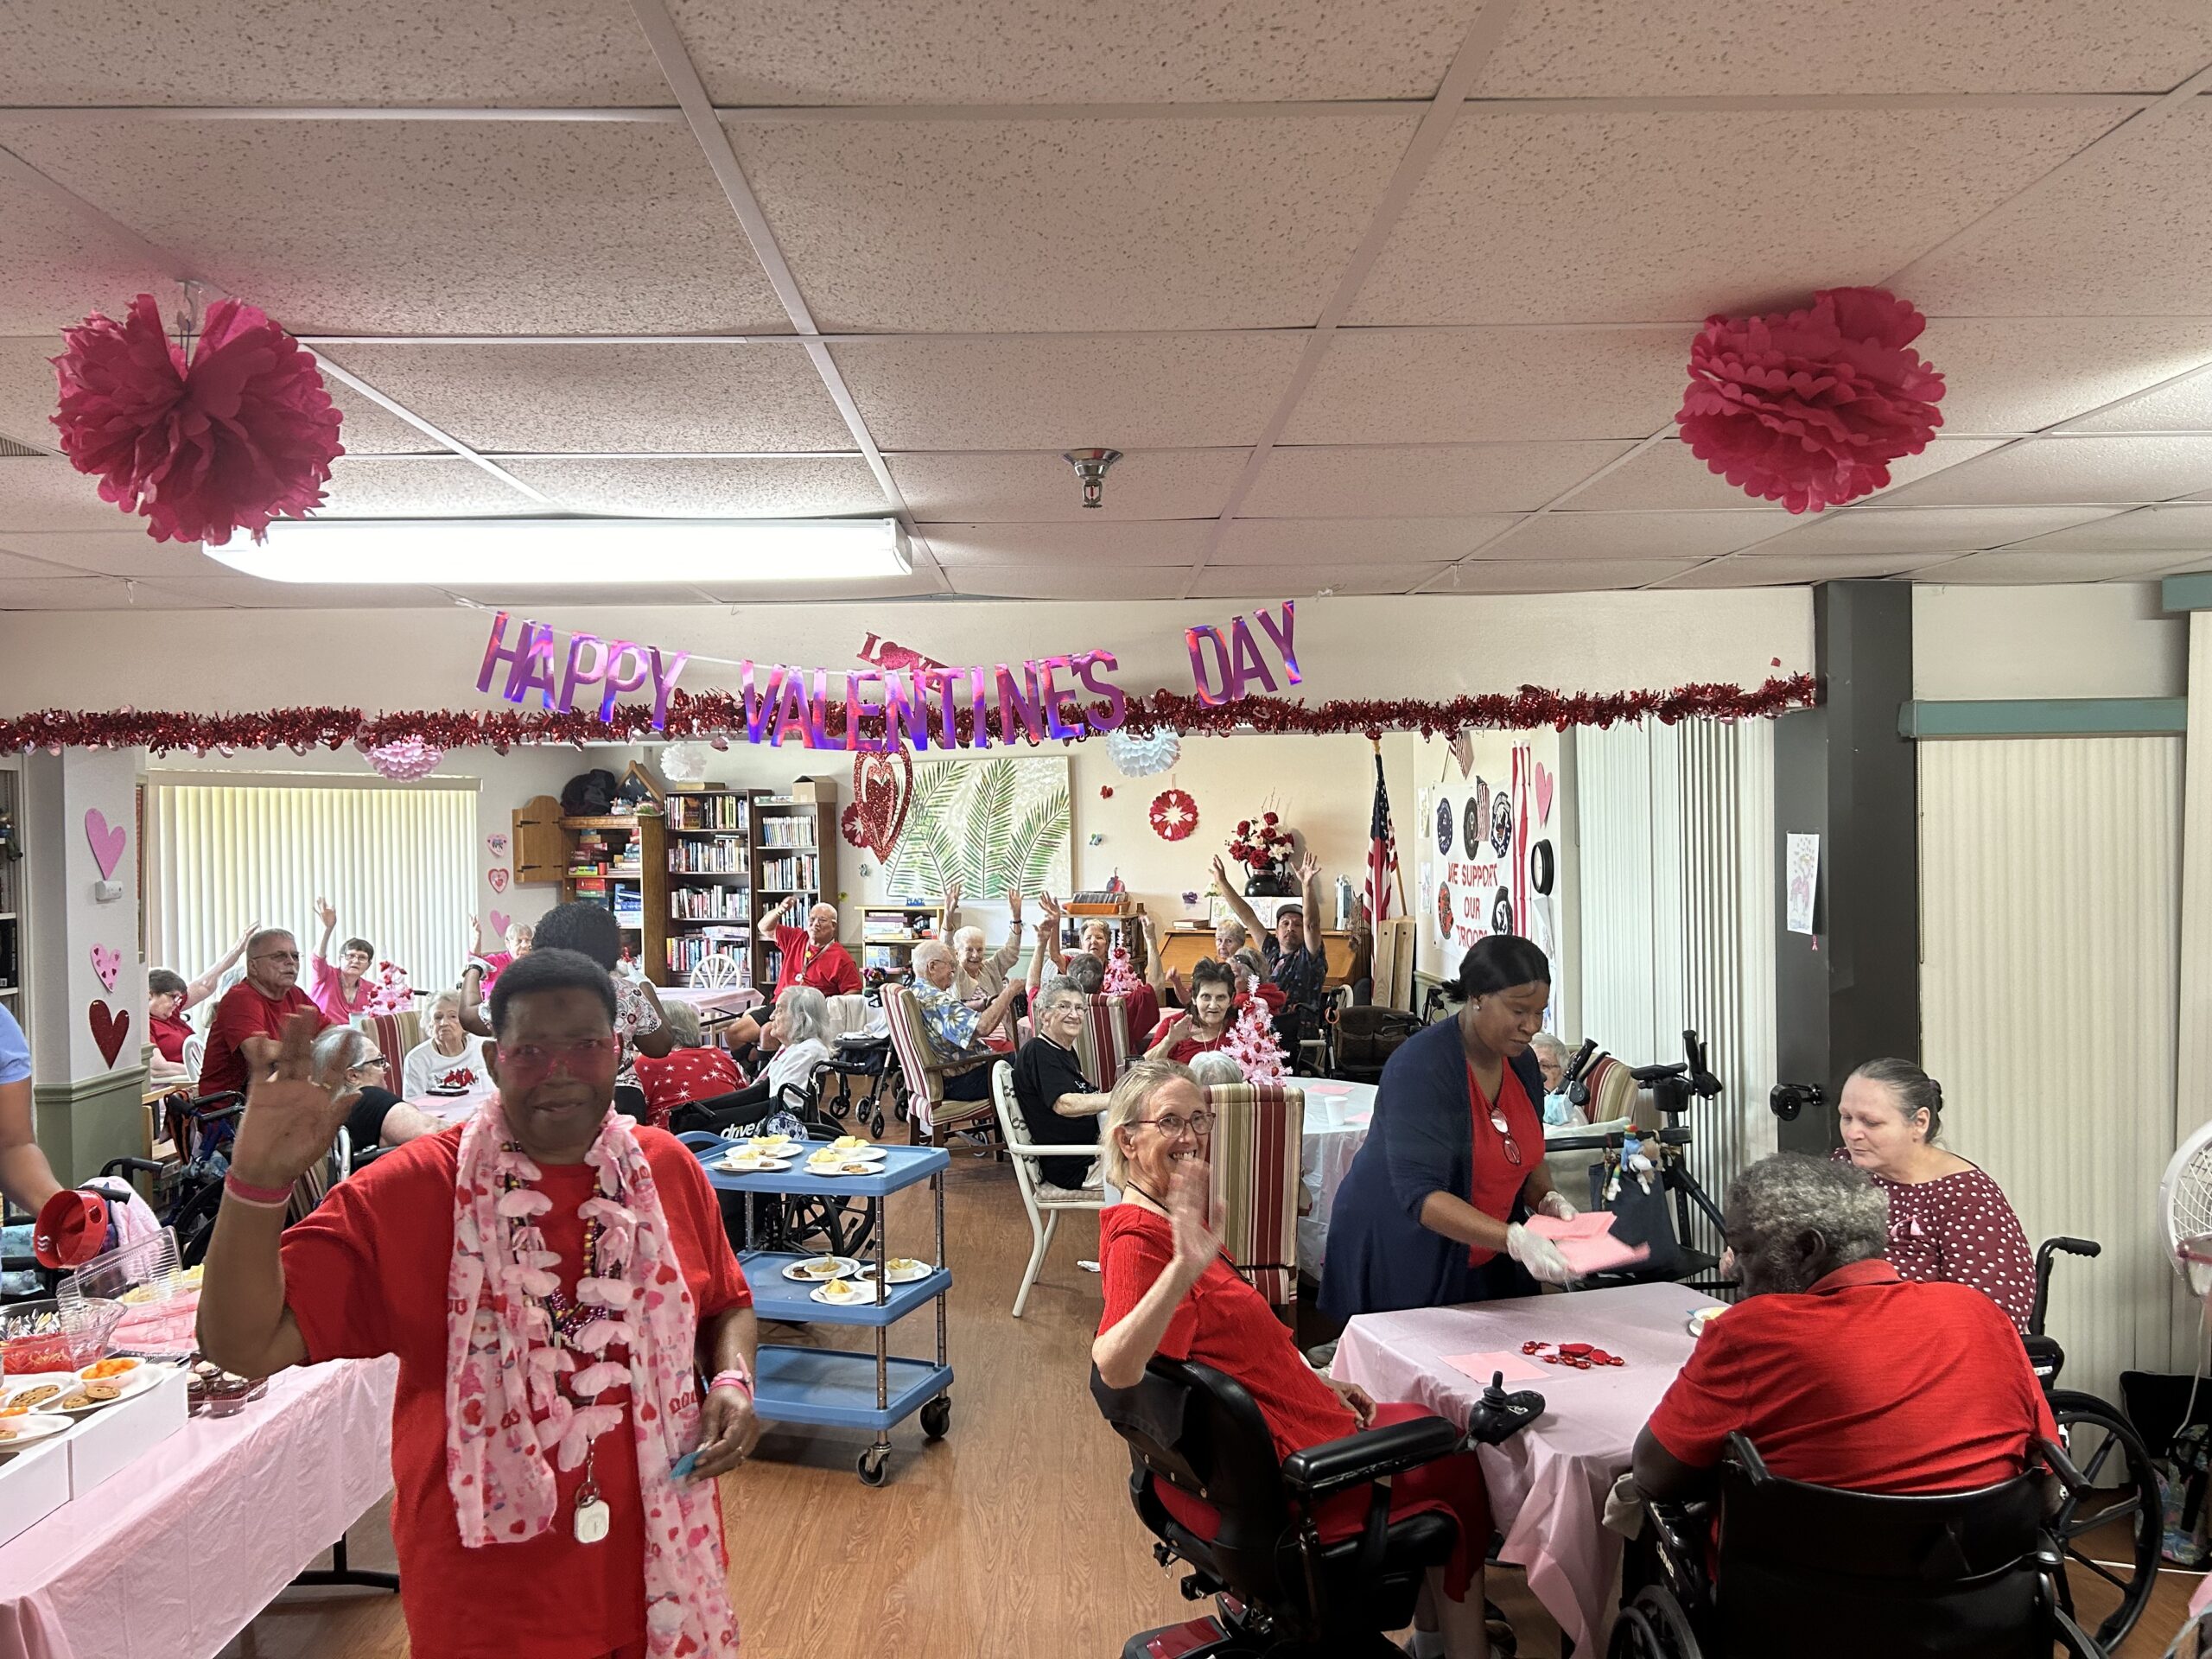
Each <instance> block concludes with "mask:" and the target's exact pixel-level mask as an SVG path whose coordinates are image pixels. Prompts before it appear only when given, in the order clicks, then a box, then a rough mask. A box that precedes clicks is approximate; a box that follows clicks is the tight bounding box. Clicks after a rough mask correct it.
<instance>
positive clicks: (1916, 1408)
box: [1635, 1154, 2058, 1499]
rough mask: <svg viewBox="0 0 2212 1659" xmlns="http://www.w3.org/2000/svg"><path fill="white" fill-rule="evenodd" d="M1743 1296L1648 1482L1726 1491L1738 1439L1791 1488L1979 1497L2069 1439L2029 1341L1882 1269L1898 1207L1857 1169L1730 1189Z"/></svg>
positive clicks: (1681, 1380) (1646, 1445) (1655, 1449)
mask: <svg viewBox="0 0 2212 1659" xmlns="http://www.w3.org/2000/svg"><path fill="white" fill-rule="evenodd" d="M1727 1214H1728V1245H1729V1248H1730V1249H1732V1251H1733V1252H1734V1254H1735V1257H1736V1262H1737V1265H1738V1268H1740V1269H1741V1271H1742V1274H1743V1281H1744V1291H1745V1300H1743V1301H1742V1302H1740V1303H1738V1305H1737V1306H1734V1307H1732V1308H1731V1309H1729V1310H1728V1312H1727V1313H1724V1314H1722V1315H1720V1316H1719V1318H1718V1319H1714V1320H1713V1322H1712V1323H1711V1324H1710V1325H1707V1326H1706V1328H1705V1334H1704V1335H1703V1336H1702V1337H1700V1338H1699V1339H1698V1344H1697V1347H1696V1350H1695V1351H1694V1352H1693V1353H1692V1354H1691V1355H1690V1361H1689V1363H1688V1364H1687V1365H1685V1366H1684V1367H1683V1368H1682V1370H1681V1375H1680V1376H1677V1377H1676V1378H1675V1381H1674V1383H1673V1384H1672V1386H1670V1387H1669V1389H1668V1390H1667V1393H1666V1396H1665V1397H1664V1398H1663V1399H1662V1400H1661V1401H1660V1402H1659V1408H1658V1409H1657V1410H1656V1411H1655V1412H1654V1413H1652V1414H1651V1421H1649V1423H1647V1424H1646V1425H1644V1427H1643V1432H1642V1433H1640V1434H1638V1435H1637V1440H1636V1462H1635V1469H1636V1484H1637V1486H1638V1487H1639V1488H1641V1489H1642V1490H1643V1493H1644V1495H1645V1496H1646V1497H1654V1498H1661V1499H1679V1498H1685V1497H1692V1496H1694V1495H1696V1494H1697V1493H1698V1492H1699V1491H1701V1490H1703V1489H1705V1488H1706V1487H1707V1486H1708V1485H1709V1484H1710V1483H1711V1479H1712V1476H1713V1470H1714V1467H1715V1466H1716V1465H1718V1464H1719V1461H1720V1459H1721V1457H1722V1455H1723V1453H1724V1452H1725V1451H1726V1446H1727V1441H1728V1437H1729V1435H1730V1434H1731V1433H1736V1432H1738V1431H1739V1430H1740V1431H1741V1432H1742V1433H1744V1434H1745V1436H1746V1437H1748V1438H1749V1439H1750V1440H1751V1444H1752V1445H1754V1446H1757V1447H1758V1450H1759V1455H1760V1457H1761V1458H1763V1459H1764V1460H1765V1462H1766V1465H1767V1467H1768V1468H1769V1469H1770V1470H1771V1471H1773V1472H1774V1473H1775V1474H1777V1475H1780V1476H1783V1477H1784V1478H1788V1479H1790V1480H1801V1481H1805V1482H1808V1483H1810V1484H1813V1485H1815V1486H1831V1487H1838V1488H1840V1489H1842V1490H1844V1491H1858V1492H1947V1491H1970V1490H1972V1489H1974V1488H1975V1487H1980V1486H1990V1485H1994V1484H1998V1483H1999V1482H2000V1481H2005V1480H2009V1479H2011V1478H2012V1477H2013V1476H2015V1475H2017V1474H2018V1473H2019V1472H2020V1471H2021V1470H2022V1469H2023V1468H2024V1466H2025V1465H2026V1462H2027V1459H2028V1455H2029V1446H2030V1444H2031V1442H2032V1441H2033V1440H2036V1439H2037V1438H2041V1439H2044V1440H2053V1441H2056V1440H2057V1438H2058V1429H2057V1426H2056V1424H2054V1423H2053V1422H2052V1421H2051V1416H2050V1405H2049V1403H2048V1402H2046V1401H2045V1400H2044V1395H2043V1390H2042V1389H2039V1388H2038V1387H2037V1385H2036V1378H2035V1373H2034V1372H2033V1371H2032V1370H2030V1369H2029V1367H2028V1358H2027V1353H2026V1351H2025V1350H2024V1348H2022V1346H2021V1345H2020V1338H2019V1333H2018V1332H2017V1331H2015V1330H2014V1329H2013V1327H2012V1320H2011V1319H2009V1318H2007V1317H2006V1315H2005V1311H2004V1310H2003V1309H2002V1308H2000V1307H1999V1306H1997V1304H1996V1303H1995V1302H1993V1301H1992V1300H1990V1299H1989V1297H1988V1295H1987V1294H1986V1293H1984V1292H1982V1291H1980V1290H1976V1289H1974V1288H1973V1287H1971V1286H1967V1285H1955V1284H1913V1283H1910V1282H1909V1281H1905V1280H1904V1279H1901V1278H1899V1277H1898V1276H1897V1269H1896V1268H1893V1267H1891V1265H1890V1264H1889V1263H1888V1262H1885V1261H1884V1260H1883V1259H1882V1252H1883V1250H1884V1249H1885V1248H1886V1247H1887V1245H1888V1243H1889V1225H1890V1224H1889V1205H1888V1201H1887V1200H1886V1199H1885V1198H1883V1196H1882V1194H1881V1192H1880V1190H1879V1189H1878V1188H1877V1187H1876V1186H1875V1185H1873V1184H1872V1182H1871V1181H1868V1180H1866V1179H1865V1178H1864V1177H1862V1176H1861V1175H1860V1174H1859V1172H1858V1171H1857V1170H1855V1169H1853V1168H1852V1167H1851V1166H1849V1165H1847V1164H1835V1163H1829V1162H1827V1161H1826V1160H1819V1159H1812V1158H1800V1157H1793V1156H1790V1155H1788V1154H1783V1155H1780V1156H1777V1157H1773V1158H1766V1159H1763V1160H1760V1161H1759V1162H1758V1163H1756V1164H1753V1165H1752V1166H1751V1167H1750V1168H1749V1169H1747V1170H1745V1172H1744V1173H1742V1174H1741V1175H1738V1177H1737V1178H1736V1179H1735V1180H1734V1181H1733V1182H1732V1183H1731V1185H1730V1186H1729V1189H1728V1203H1727Z"/></svg>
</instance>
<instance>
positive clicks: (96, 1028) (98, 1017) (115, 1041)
mask: <svg viewBox="0 0 2212 1659" xmlns="http://www.w3.org/2000/svg"><path fill="white" fill-rule="evenodd" d="M117 833H118V834H120V833H121V832H120V831H118V832H117ZM85 1015H86V1019H87V1020H89V1021H90V1022H91V1024H92V1041H93V1042H94V1043H95V1044H97V1045H98V1046H99V1051H100V1058H102V1059H104V1060H105V1061H106V1062H107V1063H108V1064H109V1065H114V1064H115V1057H116V1056H117V1055H118V1054H120V1053H122V1052H123V1043H124V1039H125V1038H127V1037H128V1036H130V1010H129V1009H128V1008H124V1009H122V1010H118V1009H115V1008H111V1007H108V1005H107V1004H106V1003H105V1002H103V1001H100V1000H99V998H98V997H94V998H93V999H92V1007H89V1008H87V1009H86V1010H85Z"/></svg>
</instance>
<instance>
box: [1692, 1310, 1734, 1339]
mask: <svg viewBox="0 0 2212 1659" xmlns="http://www.w3.org/2000/svg"><path fill="white" fill-rule="evenodd" d="M1727 1311H1728V1304H1727V1303H1726V1302H1723V1303H1721V1304H1720V1305H1719V1306H1717V1307H1700V1308H1699V1309H1697V1310H1696V1311H1695V1312H1694V1313H1692V1314H1691V1315H1690V1317H1689V1330H1690V1335H1692V1336H1694V1337H1701V1336H1703V1335H1704V1334H1705V1327H1706V1326H1707V1325H1711V1324H1712V1323H1713V1320H1715V1319H1719V1317H1720V1316H1721V1315H1722V1314H1723V1313H1726V1312H1727Z"/></svg>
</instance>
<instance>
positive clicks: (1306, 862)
mask: <svg viewBox="0 0 2212 1659" xmlns="http://www.w3.org/2000/svg"><path fill="white" fill-rule="evenodd" d="M1319 874H1321V861H1320V860H1319V859H1318V858H1316V857H1314V856H1313V854H1311V853H1308V854H1306V856H1305V857H1303V858H1301V859H1300V860H1299V861H1298V879H1299V880H1300V881H1301V882H1306V881H1311V880H1313V878H1314V877H1315V876H1317V875H1319Z"/></svg>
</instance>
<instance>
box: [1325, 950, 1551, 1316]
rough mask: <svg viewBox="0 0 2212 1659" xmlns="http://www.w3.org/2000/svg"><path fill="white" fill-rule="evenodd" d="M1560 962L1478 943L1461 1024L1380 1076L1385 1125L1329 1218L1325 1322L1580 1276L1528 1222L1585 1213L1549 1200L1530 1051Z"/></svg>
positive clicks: (1453, 985)
mask: <svg viewBox="0 0 2212 1659" xmlns="http://www.w3.org/2000/svg"><path fill="white" fill-rule="evenodd" d="M1551 978H1552V970H1551V963H1549V962H1548V960H1546V958H1545V957H1544V953H1543V952H1542V951H1541V950H1538V949H1537V948H1536V947H1535V945H1533V944H1529V941H1528V940H1526V939H1522V938H1514V937H1513V936H1511V935H1510V934H1497V935H1493V936H1491V938H1484V939H1478V940H1477V941H1476V942H1475V943H1474V944H1473V945H1472V946H1471V948H1470V949H1469V950H1468V951H1467V954H1466V955H1465V957H1462V958H1461V960H1460V963H1459V978H1458V979H1456V980H1454V981H1452V982H1450V983H1448V984H1446V986H1445V988H1444V990H1445V994H1446V995H1448V996H1452V997H1456V998H1459V999H1460V1001H1461V1006H1460V1008H1459V1014H1457V1016H1455V1017H1454V1018H1452V1019H1451V1020H1439V1021H1438V1022H1437V1023H1436V1024H1434V1025H1433V1026H1430V1027H1427V1028H1425V1029H1424V1030H1421V1031H1418V1032H1416V1033H1414V1035H1413V1037H1412V1038H1411V1039H1408V1041H1407V1042H1406V1043H1405V1044H1404V1045H1403V1046H1402V1047H1400V1049H1399V1050H1398V1052H1396V1053H1395V1054H1393V1055H1392V1056H1391V1057H1390V1061H1389V1065H1386V1066H1384V1067H1383V1082H1382V1085H1381V1088H1380V1090H1379V1091H1378V1093H1377V1095H1376V1103H1375V1121H1374V1125H1373V1127H1372V1128H1370V1130H1369V1132H1368V1136H1367V1140H1366V1141H1365V1142H1364V1143H1363V1145H1362V1146H1361V1147H1360V1149H1359V1151H1358V1153H1357V1154H1356V1155H1355V1156H1354V1157H1353V1159H1352V1161H1351V1169H1350V1170H1349V1171H1348V1172H1347V1173H1345V1176H1344V1185H1343V1186H1342V1187H1341V1188H1339V1189H1338V1193H1337V1202H1336V1208H1335V1210H1334V1211H1333V1212H1332V1214H1331V1215H1330V1217H1329V1249H1328V1255H1327V1257H1326V1258H1325V1262H1324V1265H1323V1268H1322V1274H1321V1311H1322V1313H1325V1315H1327V1316H1328V1317H1329V1318H1330V1319H1333V1320H1337V1321H1339V1322H1341V1321H1343V1320H1345V1319H1351V1317H1352V1316H1353V1315H1355V1314H1358V1313H1385V1312H1388V1311H1389V1310H1391V1309H1394V1308H1402V1307H1443V1306H1451V1305H1452V1304H1454V1303H1458V1302H1480V1301H1489V1300H1493V1299H1495V1298H1497V1297H1503V1296H1531V1295H1534V1294H1535V1293H1536V1287H1537V1283H1538V1281H1541V1282H1543V1283H1545V1284H1565V1283H1567V1281H1569V1280H1570V1279H1571V1278H1572V1277H1573V1274H1571V1273H1570V1272H1569V1271H1568V1269H1567V1263H1566V1262H1565V1261H1564V1260H1563V1259H1561V1257H1560V1253H1559V1251H1558V1249H1557V1248H1556V1247H1555V1246H1554V1245H1553V1244H1552V1243H1551V1241H1550V1240H1548V1239H1545V1238H1541V1237H1539V1236H1536V1235H1535V1234H1534V1233H1531V1232H1529V1230H1527V1229H1526V1228H1525V1227H1523V1226H1522V1222H1523V1221H1524V1220H1525V1219H1526V1218H1527V1217H1529V1216H1530V1215H1534V1214H1539V1213H1541V1214H1544V1215H1549V1216H1556V1217H1560V1218H1561V1219H1565V1218H1567V1217H1570V1216H1572V1215H1573V1213H1574V1210H1573V1206H1572V1205H1569V1204H1568V1203H1567V1200H1566V1199H1565V1198H1562V1197H1560V1194H1559V1193H1557V1192H1554V1191H1553V1190H1552V1183H1551V1177H1550V1175H1549V1174H1548V1173H1547V1172H1546V1170H1545V1167H1544V1128H1543V1121H1542V1119H1541V1116H1539V1114H1538V1111H1537V1107H1536V1103H1538V1102H1540V1101H1541V1100H1542V1099H1543V1097H1544V1079H1543V1073H1542V1072H1541V1071H1540V1070H1538V1068H1537V1065H1536V1057H1535V1052H1534V1051H1533V1050H1532V1049H1531V1048H1530V1046H1529V1044H1530V1041H1531V1039H1534V1038H1535V1035H1536V1033H1538V1032H1540V1031H1541V1030H1542V1029H1543V1027H1544V1007H1545V1005H1546V1004H1547V1003H1548V1002H1549V1001H1550V1000H1551Z"/></svg>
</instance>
